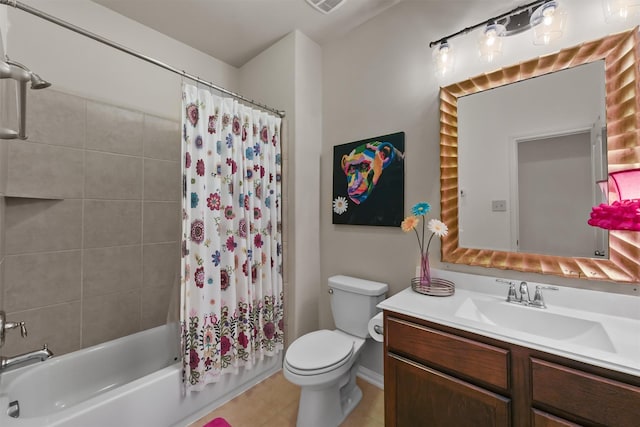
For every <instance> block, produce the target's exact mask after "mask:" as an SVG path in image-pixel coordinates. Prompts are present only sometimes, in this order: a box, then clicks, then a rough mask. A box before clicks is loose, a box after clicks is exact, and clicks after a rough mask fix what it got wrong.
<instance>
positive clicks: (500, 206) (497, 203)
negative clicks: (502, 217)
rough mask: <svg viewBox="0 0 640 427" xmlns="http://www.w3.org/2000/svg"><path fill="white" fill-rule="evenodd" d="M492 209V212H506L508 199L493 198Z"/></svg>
mask: <svg viewBox="0 0 640 427" xmlns="http://www.w3.org/2000/svg"><path fill="white" fill-rule="evenodd" d="M491 211H492V212H506V211H507V201H506V200H492V201H491Z"/></svg>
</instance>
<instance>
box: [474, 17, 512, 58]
mask: <svg viewBox="0 0 640 427" xmlns="http://www.w3.org/2000/svg"><path fill="white" fill-rule="evenodd" d="M505 31H506V28H505V26H504V25H501V24H496V23H491V24H488V25H487V26H486V27H485V29H484V31H483V32H482V35H481V36H480V39H479V40H478V54H479V55H480V58H482V59H484V60H485V61H487V62H492V61H493V60H494V59H495V58H496V57H498V56H500V55H502V37H503V36H504V33H505Z"/></svg>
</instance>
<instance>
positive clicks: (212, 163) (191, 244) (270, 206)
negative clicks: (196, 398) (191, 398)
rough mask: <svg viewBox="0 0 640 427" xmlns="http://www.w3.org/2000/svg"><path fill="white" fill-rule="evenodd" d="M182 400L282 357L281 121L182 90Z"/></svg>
mask: <svg viewBox="0 0 640 427" xmlns="http://www.w3.org/2000/svg"><path fill="white" fill-rule="evenodd" d="M182 98H183V99H182V102H183V104H182V106H183V120H182V121H183V123H182V131H183V132H182V160H183V165H182V170H183V183H182V184H183V201H182V277H181V313H182V314H181V322H182V346H183V347H182V348H183V351H184V353H183V369H184V370H183V372H184V384H185V390H186V391H197V390H201V389H202V388H203V387H204V386H205V385H206V384H208V383H212V382H216V381H218V380H219V379H220V378H221V376H222V375H223V374H226V373H230V372H237V371H238V368H239V367H241V366H245V367H247V368H250V367H251V366H252V365H253V364H254V363H255V362H257V361H258V360H260V359H262V358H263V357H264V356H271V355H275V354H277V353H278V352H279V351H281V350H282V348H283V338H284V333H283V328H284V326H283V324H284V320H283V311H284V303H283V280H282V237H281V234H282V227H281V207H282V201H281V198H282V194H281V153H280V137H281V135H280V127H281V119H280V118H277V117H274V116H272V115H270V114H268V113H265V112H262V111H258V110H255V109H252V108H250V107H247V106H244V105H242V104H239V103H238V102H237V101H236V100H234V99H231V98H222V97H218V96H216V95H213V94H212V93H211V92H210V91H209V90H208V89H203V88H198V87H196V86H193V85H189V84H183V97H182Z"/></svg>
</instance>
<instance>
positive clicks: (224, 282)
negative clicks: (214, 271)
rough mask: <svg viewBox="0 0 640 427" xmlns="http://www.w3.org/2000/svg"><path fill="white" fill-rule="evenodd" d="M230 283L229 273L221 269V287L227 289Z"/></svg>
mask: <svg viewBox="0 0 640 427" xmlns="http://www.w3.org/2000/svg"><path fill="white" fill-rule="evenodd" d="M230 284H231V283H230V281H229V273H227V270H220V289H222V290H223V291H226V290H227V288H228V287H229V285H230Z"/></svg>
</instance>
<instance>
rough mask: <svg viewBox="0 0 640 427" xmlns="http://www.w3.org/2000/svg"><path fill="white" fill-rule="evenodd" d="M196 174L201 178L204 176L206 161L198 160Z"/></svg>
mask: <svg viewBox="0 0 640 427" xmlns="http://www.w3.org/2000/svg"><path fill="white" fill-rule="evenodd" d="M196 173H197V174H198V175H199V176H204V161H203V160H202V159H198V162H197V163H196Z"/></svg>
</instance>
